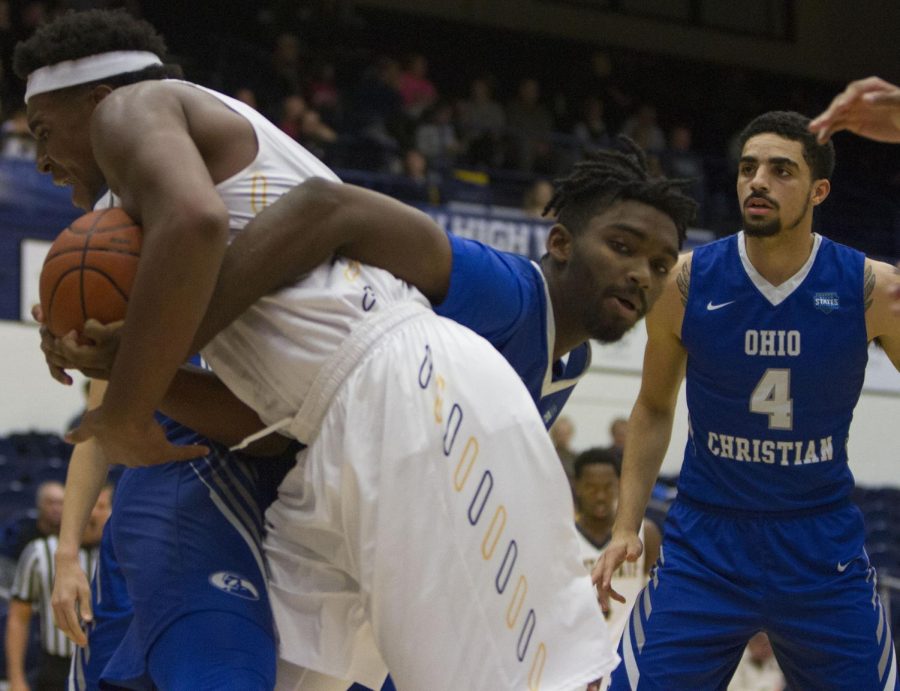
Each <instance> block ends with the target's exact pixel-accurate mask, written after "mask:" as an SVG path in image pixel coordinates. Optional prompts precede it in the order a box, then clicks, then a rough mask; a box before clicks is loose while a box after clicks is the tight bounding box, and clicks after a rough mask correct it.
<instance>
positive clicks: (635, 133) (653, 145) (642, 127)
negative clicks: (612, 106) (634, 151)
mask: <svg viewBox="0 0 900 691" xmlns="http://www.w3.org/2000/svg"><path fill="white" fill-rule="evenodd" d="M622 134H624V135H625V136H626V137H630V138H631V139H633V140H634V141H635V143H636V144H637V145H638V146H639V147H641V148H642V149H643V150H644V151H646V152H648V153H654V154H660V153H662V151H663V149H665V148H666V137H665V135H664V134H663V131H662V129H661V128H660V126H659V123H658V122H657V116H656V107H655V106H653V105H651V104H649V103H644V104H643V105H641V107H640V108H638V110H637V113H635V114H634V115H632V116H631V117H630V118H628V120H626V121H625V124H624V125H623V126H622Z"/></svg>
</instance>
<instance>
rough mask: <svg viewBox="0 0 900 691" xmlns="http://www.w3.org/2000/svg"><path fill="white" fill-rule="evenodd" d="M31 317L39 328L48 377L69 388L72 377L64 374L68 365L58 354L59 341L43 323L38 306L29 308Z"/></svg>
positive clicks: (41, 311)
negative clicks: (48, 371) (48, 372)
mask: <svg viewBox="0 0 900 691" xmlns="http://www.w3.org/2000/svg"><path fill="white" fill-rule="evenodd" d="M31 316H32V317H34V319H35V321H36V322H37V323H38V324H40V326H41V328H40V333H41V351H42V352H43V353H44V360H45V361H46V363H47V368H48V369H49V370H50V376H51V377H53V378H54V379H55V380H56V381H58V382H59V383H60V384H64V385H66V386H71V385H72V377H70V376H69V375H68V374H66V369H68V368H69V367H70V365H69V363H68V362H66V360H65V358H64V357H63V355H62V353H61V352H60V347H59V339H58V338H56V336H54V335H53V334H52V333H50V329H48V328H47V325H46V324H45V323H44V312H43V310H42V309H41V306H40V305H34V306H33V307H32V308H31Z"/></svg>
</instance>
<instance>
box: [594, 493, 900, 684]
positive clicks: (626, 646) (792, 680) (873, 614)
mask: <svg viewBox="0 0 900 691" xmlns="http://www.w3.org/2000/svg"><path fill="white" fill-rule="evenodd" d="M864 539H865V531H864V526H863V519H862V514H861V513H860V511H859V510H858V509H857V508H856V507H855V506H852V505H851V504H849V502H848V503H845V504H842V505H838V506H832V507H829V508H828V509H827V510H823V511H821V512H806V513H804V514H795V515H789V516H788V515H783V516H778V517H774V516H771V515H770V516H763V515H759V514H755V515H754V514H745V515H740V514H737V513H733V512H724V511H719V510H713V509H712V508H711V507H707V506H704V505H701V504H698V503H696V502H693V501H690V500H688V499H685V498H679V499H678V500H677V501H676V502H675V504H674V505H673V506H672V508H671V509H670V511H669V515H668V517H667V519H666V525H665V539H664V541H663V546H662V550H661V552H660V557H659V561H658V562H657V565H656V567H655V568H654V570H653V573H652V574H651V579H650V582H649V583H648V584H647V586H646V588H645V589H644V590H643V592H642V593H641V594H640V596H639V597H638V599H637V601H636V603H635V606H634V608H633V610H632V613H631V617H630V619H629V623H628V627H627V628H626V630H625V633H624V635H623V637H622V641H621V643H620V645H619V656H620V657H621V658H622V663H621V664H620V665H619V667H618V668H617V669H616V671H615V672H614V674H613V677H612V685H611V687H610V688H611V689H615V690H622V689H633V690H640V691H651V690H654V691H656V690H659V691H663V690H665V691H671V690H672V689H691V690H692V691H704V690H706V689H710V690H713V689H723V690H724V689H725V688H726V687H727V685H728V682H729V680H730V679H731V676H732V674H733V673H734V670H735V668H736V666H737V664H738V662H739V660H740V657H741V653H742V652H743V650H744V647H745V646H746V644H747V641H748V640H749V639H750V638H751V637H752V636H753V635H754V634H755V633H756V632H758V631H765V632H767V633H768V635H769V638H770V639H771V642H772V647H773V649H774V651H775V655H776V657H777V659H778V662H779V664H780V666H781V669H782V671H783V672H784V675H785V677H786V679H787V682H788V686H789V687H790V688H791V689H816V691H827V690H828V689H835V690H837V689H854V691H868V690H870V689H871V690H873V691H874V690H875V689H878V690H879V691H880V690H882V689H888V690H890V691H896V690H897V689H900V685H898V683H897V661H896V653H895V651H894V646H893V642H892V636H891V630H890V626H889V623H888V619H887V617H886V614H885V611H884V608H883V607H882V604H881V601H880V599H879V597H878V593H877V590H876V587H877V585H876V574H875V569H874V568H873V567H872V566H871V565H870V564H869V559H868V556H867V555H866V552H865V549H864V545H863V543H864Z"/></svg>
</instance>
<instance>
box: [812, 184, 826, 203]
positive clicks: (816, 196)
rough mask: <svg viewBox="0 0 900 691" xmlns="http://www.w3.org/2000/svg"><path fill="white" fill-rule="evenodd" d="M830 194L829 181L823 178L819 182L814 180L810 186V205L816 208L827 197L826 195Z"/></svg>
mask: <svg viewBox="0 0 900 691" xmlns="http://www.w3.org/2000/svg"><path fill="white" fill-rule="evenodd" d="M829 192H831V181H829V180H826V179H825V178H821V179H819V180H815V181H814V182H813V186H812V203H813V206H818V205H819V204H821V203H822V202H824V201H825V199H826V198H827V197H828V193H829Z"/></svg>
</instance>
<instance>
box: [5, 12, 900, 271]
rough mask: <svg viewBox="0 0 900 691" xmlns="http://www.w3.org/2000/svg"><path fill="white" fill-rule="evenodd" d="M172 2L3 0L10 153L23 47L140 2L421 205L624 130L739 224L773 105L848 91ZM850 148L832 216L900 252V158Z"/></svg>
mask: <svg viewBox="0 0 900 691" xmlns="http://www.w3.org/2000/svg"><path fill="white" fill-rule="evenodd" d="M167 4H168V3H143V4H141V3H140V2H139V1H138V0H128V1H126V2H115V1H111V0H107V1H106V2H96V1H95V2H88V1H86V0H81V1H79V0H31V1H28V2H13V1H12V0H0V62H2V75H3V79H2V83H0V99H2V108H3V113H4V119H5V122H4V124H3V143H2V152H3V155H6V156H17V157H21V156H25V157H27V156H29V155H33V149H32V148H31V145H30V142H29V141H28V133H27V127H26V123H25V121H24V117H23V114H22V110H21V99H20V96H21V90H22V85H21V84H17V83H16V82H15V80H14V79H11V78H10V69H9V65H10V55H11V51H12V47H13V46H14V44H15V41H16V40H18V39H20V38H22V37H24V36H27V35H28V34H29V33H30V32H31V31H33V29H34V27H35V26H36V25H37V24H39V23H40V22H41V21H44V20H45V19H46V18H47V17H49V16H52V15H53V14H54V13H55V12H59V11H62V10H64V9H65V8H68V7H74V8H77V9H83V8H84V7H87V6H99V5H102V6H116V5H124V6H126V7H127V9H128V10H129V11H131V12H133V13H136V14H139V15H143V16H145V17H146V18H147V19H149V20H150V21H151V22H153V23H154V24H155V25H157V26H159V27H160V29H161V31H162V33H163V34H164V35H165V36H166V37H167V39H168V41H169V44H170V49H171V51H172V57H173V60H177V61H178V62H180V63H181V64H182V65H183V66H184V68H185V74H186V77H187V78H190V79H192V80H195V81H198V82H200V83H202V84H206V85H208V86H211V87H213V88H217V89H219V90H221V91H224V92H226V93H229V94H231V95H233V96H234V97H235V98H237V99H239V100H241V101H244V102H245V103H248V104H250V105H251V106H252V107H254V108H256V109H258V110H259V111H260V112H262V113H263V114H265V115H266V116H267V117H268V118H269V119H271V120H272V121H273V122H275V123H277V124H278V126H279V127H280V128H281V129H282V130H283V131H285V132H286V133H288V134H289V135H290V136H292V137H293V138H295V139H296V140H298V141H299V142H301V143H302V144H303V145H304V146H305V147H307V148H308V149H309V150H310V151H312V152H313V153H314V154H315V155H316V156H318V157H320V158H321V159H323V160H324V161H325V162H326V163H328V164H329V165H330V166H331V167H332V168H334V169H336V170H337V171H338V172H339V173H340V174H341V176H342V177H343V178H344V179H345V180H347V181H349V182H356V183H359V184H363V185H366V186H370V187H375V188H378V189H380V191H384V192H387V193H389V194H393V195H394V196H398V197H400V198H403V199H405V200H407V201H414V202H422V203H432V204H435V203H446V202H449V201H464V202H479V203H487V204H492V205H504V206H513V207H525V206H526V205H527V204H528V201H527V200H526V196H527V194H528V193H529V190H530V189H531V188H532V186H534V185H540V184H541V183H542V182H545V181H547V180H549V179H552V178H553V177H554V176H556V175H557V174H558V173H560V171H563V170H566V169H568V168H569V167H570V166H571V164H572V163H573V162H575V161H577V160H579V159H580V158H582V157H583V156H584V155H586V154H589V153H590V151H592V150H594V149H597V148H602V147H608V146H611V145H613V146H614V145H615V141H616V136H617V135H619V134H624V135H627V136H628V137H631V138H632V139H634V140H635V141H636V142H637V143H638V144H640V145H641V146H642V147H643V148H644V149H645V150H646V151H647V153H648V155H649V158H650V161H651V164H652V166H653V169H654V170H655V171H657V172H659V173H665V174H667V175H670V176H673V177H679V178H690V179H691V180H693V183H692V186H691V193H692V194H693V196H694V197H695V198H696V199H697V200H698V201H699V202H700V210H699V214H698V218H697V225H698V226H699V227H704V228H708V229H712V230H714V231H716V232H717V233H719V234H728V233H731V232H733V231H734V230H735V223H736V222H737V219H738V213H737V207H736V203H735V199H734V198H735V195H734V188H733V180H734V172H733V171H734V170H735V167H736V157H737V147H736V141H737V139H736V138H737V134H738V133H739V131H740V129H741V128H742V127H743V125H744V124H746V122H747V121H748V120H749V119H750V118H752V117H753V116H755V115H757V114H758V113H759V112H761V111H763V110H767V109H785V110H797V111H800V112H802V113H806V114H814V113H817V112H819V111H820V110H821V109H822V107H823V106H824V105H825V104H827V103H828V101H829V99H830V96H831V95H832V94H833V93H834V92H835V89H836V85H835V84H828V83H823V82H817V81H814V80H809V79H801V78H798V77H789V76H785V75H775V74H766V73H757V72H753V71H750V70H746V69H741V68H735V67H733V66H731V67H729V66H721V65H715V64H710V63H702V62H690V61H685V60H683V59H677V58H672V57H670V56H661V55H648V54H644V53H639V52H636V51H629V50H625V49H607V48H603V47H598V46H593V45H584V44H579V43H575V42H572V41H563V40H562V39H551V38H548V37H540V36H534V37H529V40H527V41H522V40H519V39H521V38H522V37H521V36H519V37H517V36H514V35H510V34H509V32H499V31H496V30H492V29H489V28H486V27H474V26H464V25H456V24H452V23H448V22H440V23H439V22H437V21H435V20H427V19H419V18H414V17H410V16H408V15H406V16H403V17H402V18H398V16H397V15H391V14H389V13H385V12H377V11H374V10H365V11H364V10H363V9H361V8H354V7H353V4H352V2H348V1H347V0H343V1H341V0H318V1H316V2H306V3H296V2H280V1H279V0H268V2H261V3H239V4H241V5H247V6H246V7H235V8H234V9H233V11H229V12H228V13H220V14H218V15H212V14H205V13H204V12H203V10H202V9H201V8H199V7H194V8H179V9H178V10H175V11H169V10H170V9H171V8H168V7H167ZM198 26H200V27H202V29H203V30H202V31H198ZM839 150H840V156H839V165H838V169H837V172H836V175H837V177H838V178H839V179H840V184H836V185H835V189H836V193H835V194H833V195H832V197H833V198H834V199H833V200H830V201H829V202H828V203H827V205H828V208H829V214H828V221H829V222H828V226H827V228H826V229H825V230H826V231H827V233H828V235H829V236H831V237H832V238H833V239H836V240H838V241H843V242H847V243H848V244H851V245H853V246H857V247H859V248H860V249H863V250H864V251H867V252H868V253H870V254H873V255H876V256H883V257H896V256H900V205H898V203H897V201H896V200H897V199H898V198H900V195H898V194H897V193H898V191H900V157H898V156H897V155H896V153H895V152H894V151H892V150H891V149H890V148H887V149H886V148H885V147H881V148H878V147H869V145H868V144H867V143H865V142H861V141H857V140H846V141H839ZM531 210H532V213H535V214H539V213H540V212H541V211H543V209H542V208H538V207H535V206H532V207H531ZM862 227H864V228H865V233H864V234H862V233H859V232H857V229H858V228H862Z"/></svg>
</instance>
